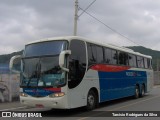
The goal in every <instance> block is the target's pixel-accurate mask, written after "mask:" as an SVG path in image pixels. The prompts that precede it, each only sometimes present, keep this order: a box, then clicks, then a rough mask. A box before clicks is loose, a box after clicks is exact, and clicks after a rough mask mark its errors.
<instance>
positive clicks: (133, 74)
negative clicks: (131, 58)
mask: <svg viewBox="0 0 160 120" xmlns="http://www.w3.org/2000/svg"><path fill="white" fill-rule="evenodd" d="M126 75H127V76H130V77H135V76H138V74H137V73H136V72H126Z"/></svg>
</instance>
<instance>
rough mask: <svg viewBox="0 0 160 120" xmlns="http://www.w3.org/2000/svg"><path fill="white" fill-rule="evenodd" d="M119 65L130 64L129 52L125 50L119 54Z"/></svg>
mask: <svg viewBox="0 0 160 120" xmlns="http://www.w3.org/2000/svg"><path fill="white" fill-rule="evenodd" d="M118 63H119V65H128V54H127V53H125V52H121V51H120V52H119V54H118Z"/></svg>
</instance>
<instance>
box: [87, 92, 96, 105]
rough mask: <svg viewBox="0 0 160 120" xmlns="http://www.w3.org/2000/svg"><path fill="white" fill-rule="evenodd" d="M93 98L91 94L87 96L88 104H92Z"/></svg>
mask: <svg viewBox="0 0 160 120" xmlns="http://www.w3.org/2000/svg"><path fill="white" fill-rule="evenodd" d="M94 102H95V98H94V96H93V95H89V96H88V104H89V106H94Z"/></svg>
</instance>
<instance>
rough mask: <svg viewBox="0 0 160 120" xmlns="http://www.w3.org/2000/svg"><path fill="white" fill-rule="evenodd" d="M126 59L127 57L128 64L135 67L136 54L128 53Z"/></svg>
mask: <svg viewBox="0 0 160 120" xmlns="http://www.w3.org/2000/svg"><path fill="white" fill-rule="evenodd" d="M128 59H129V66H131V67H137V61H136V56H135V55H133V54H129V55H128Z"/></svg>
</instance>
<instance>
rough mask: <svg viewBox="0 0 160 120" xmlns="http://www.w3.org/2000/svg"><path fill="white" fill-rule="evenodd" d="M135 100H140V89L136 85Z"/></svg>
mask: <svg viewBox="0 0 160 120" xmlns="http://www.w3.org/2000/svg"><path fill="white" fill-rule="evenodd" d="M134 98H135V99H137V98H139V87H138V86H137V85H136V88H135V95H134Z"/></svg>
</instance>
